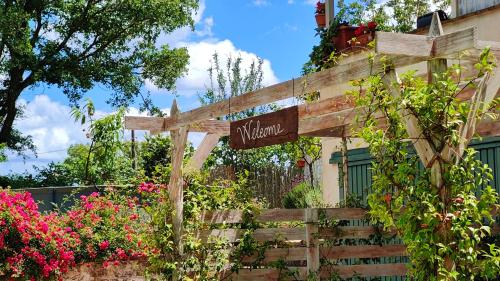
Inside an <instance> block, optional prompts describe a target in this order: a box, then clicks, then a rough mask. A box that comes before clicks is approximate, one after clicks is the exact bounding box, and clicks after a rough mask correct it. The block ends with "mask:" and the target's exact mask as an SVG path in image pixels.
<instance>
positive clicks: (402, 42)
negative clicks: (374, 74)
mask: <svg viewBox="0 0 500 281" xmlns="http://www.w3.org/2000/svg"><path fill="white" fill-rule="evenodd" d="M375 38H376V42H375V50H376V51H377V53H379V54H388V55H405V56H415V57H426V58H427V57H430V56H431V55H432V46H433V40H432V39H431V38H428V37H427V36H425V35H415V34H406V33H394V32H382V31H377V33H376V36H375Z"/></svg>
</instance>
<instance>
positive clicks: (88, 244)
mask: <svg viewBox="0 0 500 281" xmlns="http://www.w3.org/2000/svg"><path fill="white" fill-rule="evenodd" d="M113 196H115V198H112V197H113ZM80 199H81V200H80V201H79V202H77V204H76V205H75V206H74V207H73V208H72V209H71V210H69V211H68V212H66V214H65V215H64V216H63V217H62V223H63V224H64V225H65V226H66V228H67V230H68V231H75V232H76V233H77V234H78V237H79V238H80V240H81V243H80V244H79V245H78V247H77V249H76V250H75V259H76V260H77V261H79V262H80V261H82V262H85V261H102V262H103V263H104V265H105V266H107V265H109V264H110V263H115V264H116V263H118V262H119V261H124V260H130V259H137V258H141V257H143V256H144V254H143V253H144V246H143V243H142V240H141V233H140V231H141V229H144V225H143V223H142V222H141V221H140V220H139V218H140V214H139V204H138V199H137V198H136V197H132V198H125V197H122V196H119V195H117V194H111V195H108V196H100V195H99V194H98V193H92V194H91V195H89V196H81V198H80Z"/></svg>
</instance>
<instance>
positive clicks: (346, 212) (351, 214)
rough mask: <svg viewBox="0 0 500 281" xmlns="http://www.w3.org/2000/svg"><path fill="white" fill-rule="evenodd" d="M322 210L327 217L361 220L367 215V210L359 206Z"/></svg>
mask: <svg viewBox="0 0 500 281" xmlns="http://www.w3.org/2000/svg"><path fill="white" fill-rule="evenodd" d="M322 211H323V212H324V213H325V215H326V217H327V218H328V219H338V220H362V219H365V218H366V216H367V211H366V210H365V209H361V208H328V209H322Z"/></svg>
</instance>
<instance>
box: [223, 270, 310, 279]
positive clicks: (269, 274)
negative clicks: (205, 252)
mask: <svg viewBox="0 0 500 281" xmlns="http://www.w3.org/2000/svg"><path fill="white" fill-rule="evenodd" d="M288 269H289V270H283V269H276V268H255V269H248V268H242V269H239V271H238V272H237V273H233V274H231V275H230V276H229V277H227V278H223V279H225V280H239V281H247V280H248V281H268V280H276V281H277V280H306V279H307V269H306V268H305V267H289V268H288ZM289 274H291V276H288V275H289Z"/></svg>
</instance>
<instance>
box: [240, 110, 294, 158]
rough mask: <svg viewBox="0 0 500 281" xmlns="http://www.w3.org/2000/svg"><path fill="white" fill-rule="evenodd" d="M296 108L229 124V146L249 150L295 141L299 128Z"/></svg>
mask: <svg viewBox="0 0 500 281" xmlns="http://www.w3.org/2000/svg"><path fill="white" fill-rule="evenodd" d="M298 116H299V114H298V107H297V106H293V107H289V108H286V109H283V110H279V111H276V112H272V113H268V114H263V115H259V116H256V117H251V118H247V119H243V120H238V121H235V122H231V124H230V146H231V148H233V149H249V148H256V147H262V146H268V145H273V144H280V143H285V142H290V141H295V140H297V138H298V128H299V117H298Z"/></svg>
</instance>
